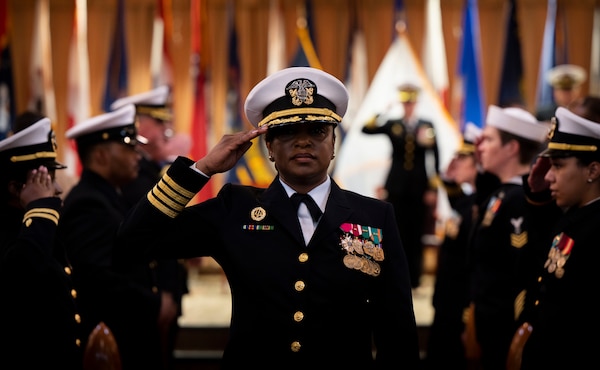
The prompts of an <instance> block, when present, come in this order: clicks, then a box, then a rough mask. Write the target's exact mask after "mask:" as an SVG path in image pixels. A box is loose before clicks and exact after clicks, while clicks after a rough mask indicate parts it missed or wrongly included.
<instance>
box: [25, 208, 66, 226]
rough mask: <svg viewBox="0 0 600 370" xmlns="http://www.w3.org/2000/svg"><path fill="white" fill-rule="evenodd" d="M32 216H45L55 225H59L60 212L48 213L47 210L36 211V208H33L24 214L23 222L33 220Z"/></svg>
mask: <svg viewBox="0 0 600 370" xmlns="http://www.w3.org/2000/svg"><path fill="white" fill-rule="evenodd" d="M37 210H39V209H37ZM32 218H45V219H47V220H50V221H52V222H54V224H55V225H58V214H52V213H47V212H36V209H32V210H31V211H29V212H27V213H26V214H25V216H23V222H27V221H28V220H31V219H32ZM29 223H31V222H29Z"/></svg>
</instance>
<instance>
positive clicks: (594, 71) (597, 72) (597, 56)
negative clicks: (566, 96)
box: [590, 5, 600, 96]
mask: <svg viewBox="0 0 600 370" xmlns="http://www.w3.org/2000/svg"><path fill="white" fill-rule="evenodd" d="M590 94H592V95H596V96H600V5H596V7H595V9H594V25H593V27H592V53H591V57H590Z"/></svg>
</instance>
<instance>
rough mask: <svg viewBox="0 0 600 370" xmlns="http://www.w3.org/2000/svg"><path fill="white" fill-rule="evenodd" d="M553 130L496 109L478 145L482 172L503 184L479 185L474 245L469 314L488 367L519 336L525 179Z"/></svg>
mask: <svg viewBox="0 0 600 370" xmlns="http://www.w3.org/2000/svg"><path fill="white" fill-rule="evenodd" d="M548 130H549V125H548V124H545V123H543V122H539V121H538V120H537V119H536V118H535V116H533V115H532V114H531V113H529V112H528V111H527V110H525V109H523V108H519V107H509V108H500V107H498V106H495V105H491V106H489V108H488V112H487V117H486V125H485V127H484V129H483V133H482V138H481V142H480V143H479V145H478V146H477V150H478V152H479V154H480V164H481V167H482V168H483V170H484V171H486V173H491V174H492V175H495V176H496V177H497V178H498V180H499V183H497V184H496V185H495V188H491V189H488V188H483V187H482V186H480V181H479V179H478V181H477V193H479V194H480V195H482V198H483V199H482V200H480V204H479V209H480V210H481V211H480V212H478V217H477V219H476V220H475V221H474V225H473V230H474V232H473V234H472V236H471V237H470V242H469V243H470V248H471V251H472V255H473V256H474V258H473V259H472V262H471V263H472V264H473V271H474V273H473V274H472V275H471V277H470V283H469V285H470V287H471V292H472V293H471V296H470V304H469V306H470V307H471V310H470V315H473V316H474V322H475V323H476V326H475V330H476V338H475V339H473V340H476V341H477V342H476V343H478V344H479V346H480V348H481V358H482V361H483V365H484V367H486V366H488V365H491V364H498V363H504V362H506V356H507V353H508V347H509V345H510V341H511V339H512V337H513V334H514V326H513V325H514V315H515V308H514V307H515V300H516V298H517V294H518V292H519V291H520V290H521V289H522V288H523V287H522V285H521V281H519V279H517V277H518V276H519V275H518V271H519V270H518V269H519V267H520V264H519V263H520V261H521V259H522V258H523V257H522V255H523V254H524V253H527V251H528V250H530V249H531V248H532V247H531V246H530V236H531V235H532V234H531V232H530V229H529V228H530V220H529V219H528V213H527V210H526V206H527V200H526V197H525V192H524V189H523V176H525V175H526V174H528V173H529V169H530V166H531V163H532V162H533V160H534V158H535V157H536V155H537V154H539V153H540V151H541V150H542V148H543V143H544V142H545V140H546V137H547V134H548ZM486 185H487V184H486ZM483 195H486V196H483ZM472 322H473V320H469V321H468V323H469V324H468V325H471V323H472ZM467 332H469V333H470V332H472V331H471V330H467ZM470 341H471V339H470V340H469V342H470Z"/></svg>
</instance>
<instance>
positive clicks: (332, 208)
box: [308, 179, 352, 246]
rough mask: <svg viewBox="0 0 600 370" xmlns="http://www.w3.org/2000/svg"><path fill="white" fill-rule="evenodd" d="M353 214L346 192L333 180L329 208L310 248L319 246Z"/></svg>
mask: <svg viewBox="0 0 600 370" xmlns="http://www.w3.org/2000/svg"><path fill="white" fill-rule="evenodd" d="M351 214H352V208H351V207H350V203H349V202H348V199H347V198H346V195H345V194H344V192H343V191H342V190H341V189H340V187H339V186H338V185H337V184H336V183H335V182H334V181H333V179H332V180H331V192H330V194H329V199H328V200H327V208H326V209H325V212H324V213H323V217H321V221H320V222H319V224H318V225H317V228H316V229H315V233H314V234H313V237H312V239H311V240H310V243H309V244H308V246H310V245H312V244H318V243H319V241H320V240H322V239H323V238H325V237H326V236H327V235H330V234H331V233H332V232H334V231H335V230H336V229H337V228H339V227H340V225H341V224H342V223H344V222H345V221H346V220H348V217H350V215H351Z"/></svg>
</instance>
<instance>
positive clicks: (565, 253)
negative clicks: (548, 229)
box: [544, 233, 575, 279]
mask: <svg viewBox="0 0 600 370" xmlns="http://www.w3.org/2000/svg"><path fill="white" fill-rule="evenodd" d="M574 245H575V241H574V240H573V239H571V238H569V237H568V236H567V235H565V233H560V234H558V235H556V236H555V237H554V240H552V247H550V251H549V252H548V259H547V260H546V263H544V268H546V269H547V270H548V272H549V273H551V274H552V273H553V274H554V275H555V276H556V277H557V278H558V279H560V278H562V277H563V276H564V274H565V269H564V266H565V264H566V263H567V260H568V259H569V255H570V254H571V251H572V250H573V246H574Z"/></svg>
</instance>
